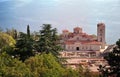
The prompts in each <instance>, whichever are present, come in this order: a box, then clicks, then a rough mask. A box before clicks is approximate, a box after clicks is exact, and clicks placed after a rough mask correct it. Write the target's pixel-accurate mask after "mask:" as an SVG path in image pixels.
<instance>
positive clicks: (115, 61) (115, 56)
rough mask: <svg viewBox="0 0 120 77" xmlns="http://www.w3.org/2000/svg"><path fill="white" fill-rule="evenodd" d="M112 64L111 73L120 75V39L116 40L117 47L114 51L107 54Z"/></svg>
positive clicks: (119, 76) (109, 62)
mask: <svg viewBox="0 0 120 77" xmlns="http://www.w3.org/2000/svg"><path fill="white" fill-rule="evenodd" d="M105 59H106V60H107V61H108V64H109V65H110V74H116V75H117V77H120V39H119V40H118V41H117V42H116V47H115V48H114V49H113V51H112V52H109V53H108V55H106V56H105Z"/></svg>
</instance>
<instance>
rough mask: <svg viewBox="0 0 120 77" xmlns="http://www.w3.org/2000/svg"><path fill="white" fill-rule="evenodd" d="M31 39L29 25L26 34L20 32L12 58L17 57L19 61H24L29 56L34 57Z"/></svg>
mask: <svg viewBox="0 0 120 77" xmlns="http://www.w3.org/2000/svg"><path fill="white" fill-rule="evenodd" d="M33 43H34V41H33V39H32V38H31V37H30V30H29V25H28V26H27V34H25V33H23V32H20V33H19V37H18V39H17V40H16V44H15V48H14V52H13V54H12V55H13V56H15V57H19V58H20V60H22V61H25V60H26V59H27V58H29V57H30V56H34V52H33Z"/></svg>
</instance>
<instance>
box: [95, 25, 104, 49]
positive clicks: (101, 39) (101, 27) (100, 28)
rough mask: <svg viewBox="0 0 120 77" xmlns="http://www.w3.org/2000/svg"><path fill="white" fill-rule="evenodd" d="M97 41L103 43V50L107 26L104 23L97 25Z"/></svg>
mask: <svg viewBox="0 0 120 77" xmlns="http://www.w3.org/2000/svg"><path fill="white" fill-rule="evenodd" d="M97 40H98V42H101V43H102V45H101V48H102V49H104V48H105V43H106V42H105V24H104V23H98V24H97Z"/></svg>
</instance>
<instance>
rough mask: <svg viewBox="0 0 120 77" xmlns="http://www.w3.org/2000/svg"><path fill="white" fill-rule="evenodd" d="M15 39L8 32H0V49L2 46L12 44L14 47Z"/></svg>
mask: <svg viewBox="0 0 120 77" xmlns="http://www.w3.org/2000/svg"><path fill="white" fill-rule="evenodd" d="M15 43H16V41H15V40H14V39H13V38H12V37H11V36H10V35H8V34H6V33H3V32H0V49H2V48H3V47H4V46H7V45H8V46H12V47H14V45H15Z"/></svg>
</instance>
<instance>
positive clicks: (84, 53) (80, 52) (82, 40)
mask: <svg viewBox="0 0 120 77" xmlns="http://www.w3.org/2000/svg"><path fill="white" fill-rule="evenodd" d="M61 45H62V47H63V49H64V50H63V51H62V52H61V53H60V54H61V57H63V58H65V59H66V61H67V62H66V63H64V64H65V65H66V66H68V67H72V68H77V66H78V65H79V64H82V65H83V66H84V67H89V66H90V67H91V68H89V69H91V70H92V71H97V67H98V66H99V65H100V64H103V63H104V61H105V60H104V59H103V57H102V56H101V53H103V52H104V50H105V49H106V48H107V46H106V42H105V24H104V23H98V24H97V36H96V35H89V34H87V33H84V32H83V30H82V28H80V27H75V28H74V29H73V32H69V31H68V30H63V32H62V34H61ZM92 66H93V68H92ZM95 66H96V67H95Z"/></svg>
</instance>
